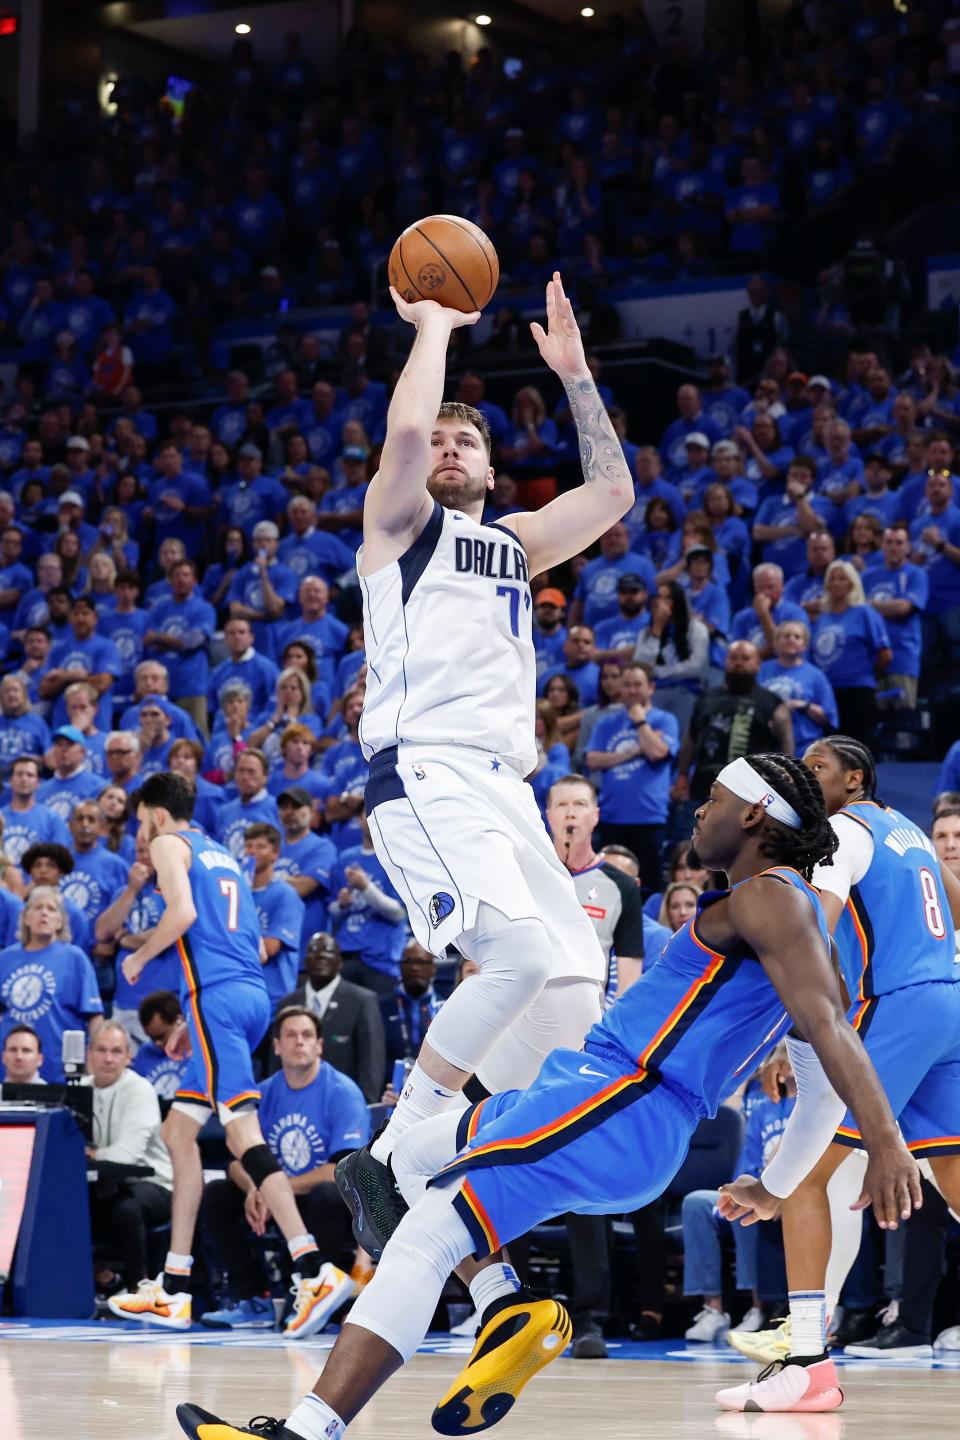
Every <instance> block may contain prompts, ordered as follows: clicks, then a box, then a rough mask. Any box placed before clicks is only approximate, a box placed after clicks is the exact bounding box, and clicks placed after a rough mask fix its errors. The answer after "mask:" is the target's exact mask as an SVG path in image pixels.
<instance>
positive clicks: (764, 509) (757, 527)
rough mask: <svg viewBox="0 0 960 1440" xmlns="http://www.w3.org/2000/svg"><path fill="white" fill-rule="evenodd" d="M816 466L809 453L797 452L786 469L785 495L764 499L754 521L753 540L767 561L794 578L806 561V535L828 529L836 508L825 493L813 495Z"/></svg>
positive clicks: (765, 561)
mask: <svg viewBox="0 0 960 1440" xmlns="http://www.w3.org/2000/svg"><path fill="white" fill-rule="evenodd" d="M815 477H816V465H815V464H814V462H813V461H812V460H811V459H809V458H808V457H807V456H806V455H797V456H795V457H794V458H793V459H792V460H791V461H790V464H789V466H788V468H787V483H786V485H785V486H784V490H783V494H782V495H779V496H777V495H771V496H770V497H769V498H768V499H766V500H761V502H760V505H759V508H758V510H757V513H756V517H755V519H754V522H753V531H752V533H753V539H754V541H755V543H756V544H758V545H759V546H760V547H761V548H760V553H761V556H762V557H763V560H764V563H768V564H773V565H779V566H780V568H781V570H782V571H783V573H784V575H785V576H787V577H788V578H791V577H792V576H794V575H797V574H799V573H800V571H801V570H802V569H803V566H804V562H805V560H806V548H807V547H806V537H807V536H808V535H812V534H814V532H815V531H819V530H824V529H829V528H830V521H831V518H832V513H833V507H832V506H831V504H830V502H829V501H828V500H826V499H825V498H824V497H823V496H822V495H814V494H813V484H814V479H815Z"/></svg>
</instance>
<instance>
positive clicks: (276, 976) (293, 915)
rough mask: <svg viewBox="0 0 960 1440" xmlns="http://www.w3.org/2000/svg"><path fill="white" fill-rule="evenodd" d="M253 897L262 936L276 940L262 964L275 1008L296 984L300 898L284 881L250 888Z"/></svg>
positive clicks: (300, 924)
mask: <svg viewBox="0 0 960 1440" xmlns="http://www.w3.org/2000/svg"><path fill="white" fill-rule="evenodd" d="M253 900H254V904H255V905H256V907H257V916H258V918H259V920H260V931H261V934H262V935H263V937H264V939H268V938H269V939H271V940H279V941H280V949H279V950H278V951H277V953H276V955H274V956H272V957H271V958H270V959H269V960H268V961H267V963H266V965H264V967H263V978H264V980H265V981H266V983H267V994H268V995H269V996H270V1004H271V1006H272V1008H273V1009H274V1010H276V1008H277V1005H278V1004H279V1002H280V1001H281V1000H282V999H283V997H284V995H289V994H290V992H291V990H295V989H296V985H297V972H298V970H299V968H300V936H301V932H302V930H303V908H304V907H303V901H302V900H301V899H300V896H299V895H298V894H297V892H296V891H295V890H294V888H293V886H292V885H288V884H287V882H286V881H285V880H273V881H271V883H270V884H269V885H265V886H264V887H263V889H262V890H254V892H253Z"/></svg>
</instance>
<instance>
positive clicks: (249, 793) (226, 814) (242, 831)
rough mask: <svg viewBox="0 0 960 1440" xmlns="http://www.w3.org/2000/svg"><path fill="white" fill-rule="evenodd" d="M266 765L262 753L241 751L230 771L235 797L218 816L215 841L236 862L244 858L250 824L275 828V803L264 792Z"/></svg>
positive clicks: (276, 818) (265, 787) (276, 817)
mask: <svg viewBox="0 0 960 1440" xmlns="http://www.w3.org/2000/svg"><path fill="white" fill-rule="evenodd" d="M269 770H270V767H269V764H268V761H267V757H266V755H264V753H263V751H262V750H255V749H253V748H248V749H246V750H241V752H240V754H239V755H238V756H237V763H236V765H235V766H234V770H233V783H234V785H235V786H236V788H237V798H236V799H235V800H228V801H227V803H226V804H225V805H222V806H221V807H220V813H219V814H218V815H217V832H216V837H215V838H216V839H217V840H219V841H220V844H221V845H225V846H226V848H227V849H228V850H229V851H230V854H231V855H233V856H234V858H235V859H236V860H242V859H243V856H244V845H245V836H246V833H247V830H248V828H249V827H250V826H251V825H255V824H257V823H258V822H259V821H265V822H266V823H267V824H268V825H276V824H277V821H278V820H279V818H280V817H279V816H278V814H277V802H276V801H275V800H274V798H273V796H272V795H271V794H270V793H269V791H268V790H267V776H268V774H269Z"/></svg>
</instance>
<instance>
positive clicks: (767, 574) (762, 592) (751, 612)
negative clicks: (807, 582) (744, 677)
mask: <svg viewBox="0 0 960 1440" xmlns="http://www.w3.org/2000/svg"><path fill="white" fill-rule="evenodd" d="M783 590H784V583H783V571H782V570H781V568H780V566H779V565H772V564H769V563H765V564H763V565H756V566H754V570H753V601H752V603H751V604H749V605H745V606H744V608H743V609H742V610H738V611H737V613H736V615H734V617H733V624H732V625H731V627H730V638H731V640H749V642H750V644H751V645H755V646H756V648H757V650H758V651H759V653H760V658H761V660H766V659H769V658H770V656H771V655H772V654H773V649H774V632H775V630H776V627H777V626H778V625H781V624H782V623H783V622H784V620H798V621H799V622H800V624H801V625H804V624H806V618H807V617H806V615H805V613H804V611H803V610H802V609H801V608H800V606H799V605H795V604H793V603H792V602H791V601H790V600H786V599H784V594H783Z"/></svg>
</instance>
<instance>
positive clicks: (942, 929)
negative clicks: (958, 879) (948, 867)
mask: <svg viewBox="0 0 960 1440" xmlns="http://www.w3.org/2000/svg"><path fill="white" fill-rule="evenodd" d="M920 890H921V893H922V895H923V918H924V920H925V921H926V922H927V929H928V930H929V931H930V934H931V935H933V936H934V937H935V938H936V939H937V940H942V939H943V937H944V936H945V935H946V933H947V927H946V925H945V924H944V923H943V910H942V908H941V906H940V892H939V891H938V889H937V882H936V879H935V878H934V875H933V872H932V871H930V870H927V869H923V870H921V871H920Z"/></svg>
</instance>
